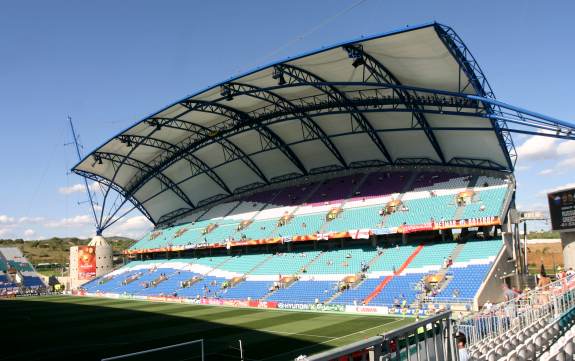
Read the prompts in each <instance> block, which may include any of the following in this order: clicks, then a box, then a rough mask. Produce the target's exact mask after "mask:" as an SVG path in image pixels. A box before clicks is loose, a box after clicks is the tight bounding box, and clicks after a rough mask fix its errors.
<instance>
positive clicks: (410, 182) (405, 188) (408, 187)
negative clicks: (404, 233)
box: [381, 172, 419, 228]
mask: <svg viewBox="0 0 575 361" xmlns="http://www.w3.org/2000/svg"><path fill="white" fill-rule="evenodd" d="M418 175H419V173H417V172H414V173H412V174H411V177H409V178H408V179H407V182H405V184H404V185H403V189H402V190H401V193H400V194H399V195H398V196H397V198H396V199H397V200H398V201H401V199H402V198H403V196H404V195H405V193H407V192H409V191H410V190H411V188H412V186H413V183H415V180H416V179H417V177H418ZM388 217H389V214H386V215H384V216H383V218H382V219H381V227H382V228H383V227H385V226H386V223H387V218H388Z"/></svg>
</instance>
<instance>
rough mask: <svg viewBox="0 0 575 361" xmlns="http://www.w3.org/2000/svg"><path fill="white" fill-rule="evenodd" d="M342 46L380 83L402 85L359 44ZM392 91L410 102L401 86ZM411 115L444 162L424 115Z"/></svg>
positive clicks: (441, 152)
mask: <svg viewBox="0 0 575 361" xmlns="http://www.w3.org/2000/svg"><path fill="white" fill-rule="evenodd" d="M343 48H344V50H345V51H347V53H348V56H349V57H350V58H352V59H356V61H357V60H358V59H359V60H361V61H360V62H361V63H362V64H363V66H364V67H365V68H366V69H367V70H368V71H369V73H370V74H371V75H372V76H373V77H374V78H375V79H376V80H377V81H378V82H380V83H382V84H393V85H402V84H401V82H400V81H399V80H398V79H397V78H396V77H395V75H393V73H392V72H391V71H389V69H387V68H386V67H385V66H384V65H383V64H382V63H380V62H379V61H378V60H377V59H375V58H374V57H373V56H371V55H370V54H368V53H367V52H365V51H364V50H363V47H362V46H361V45H346V46H344V47H343ZM364 80H365V79H364ZM393 91H394V93H395V94H397V96H398V97H399V98H400V100H402V101H404V102H410V103H411V101H412V95H411V94H410V93H409V92H408V91H406V90H404V89H402V88H394V89H393ZM412 106H413V107H414V108H416V109H417V108H418V106H417V105H416V104H412ZM412 115H413V117H415V119H416V120H417V123H418V124H419V126H420V127H421V129H423V131H424V132H425V135H426V136H427V139H428V140H429V142H430V143H431V145H432V146H433V149H434V150H435V152H436V153H437V156H438V157H439V159H441V162H442V163H444V164H445V162H446V159H445V155H444V154H443V150H442V149H441V146H440V145H439V142H438V141H437V138H436V137H435V134H434V133H433V130H431V128H430V126H429V122H428V121H427V118H426V117H425V115H424V114H423V113H421V112H413V113H412Z"/></svg>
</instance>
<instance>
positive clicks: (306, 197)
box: [270, 182, 322, 237]
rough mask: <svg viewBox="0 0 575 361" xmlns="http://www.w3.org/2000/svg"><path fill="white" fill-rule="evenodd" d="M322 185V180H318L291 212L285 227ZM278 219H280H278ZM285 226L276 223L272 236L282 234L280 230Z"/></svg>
mask: <svg viewBox="0 0 575 361" xmlns="http://www.w3.org/2000/svg"><path fill="white" fill-rule="evenodd" d="M321 186H322V184H321V182H318V183H317V184H316V185H315V186H314V188H313V189H312V190H311V191H310V192H309V193H307V195H306V196H305V198H304V199H303V201H302V203H300V204H298V205H297V206H296V207H295V208H294V209H293V210H292V211H291V213H290V214H289V217H290V219H289V220H288V222H287V223H286V224H285V225H284V226H283V227H285V226H286V225H287V224H289V223H291V222H293V221H294V220H295V218H296V217H297V216H296V213H297V211H298V210H299V209H300V208H301V207H303V206H305V204H306V202H307V200H308V199H310V198H311V196H312V195H313V194H315V192H317V190H318V189H319V188H321ZM277 221H279V219H278V220H277ZM283 227H280V226H277V225H276V226H275V228H274V229H273V230H272V232H271V233H270V237H272V236H274V237H275V236H278V235H280V234H281V233H280V231H281V229H282V228H283Z"/></svg>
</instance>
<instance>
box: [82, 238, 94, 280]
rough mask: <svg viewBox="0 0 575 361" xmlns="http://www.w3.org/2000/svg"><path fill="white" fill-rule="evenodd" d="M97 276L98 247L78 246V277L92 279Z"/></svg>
mask: <svg viewBox="0 0 575 361" xmlns="http://www.w3.org/2000/svg"><path fill="white" fill-rule="evenodd" d="M94 277H96V247H94V246H78V279H79V280H91V279H93V278H94Z"/></svg>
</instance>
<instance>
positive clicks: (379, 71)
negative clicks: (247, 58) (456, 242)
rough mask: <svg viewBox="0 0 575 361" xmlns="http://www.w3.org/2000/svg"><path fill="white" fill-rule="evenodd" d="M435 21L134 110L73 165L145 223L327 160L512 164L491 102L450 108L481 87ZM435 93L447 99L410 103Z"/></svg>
mask: <svg viewBox="0 0 575 361" xmlns="http://www.w3.org/2000/svg"><path fill="white" fill-rule="evenodd" d="M441 29H442V26H439V24H428V25H425V26H421V27H416V28H408V29H404V30H402V31H399V32H394V33H388V34H384V35H380V36H376V37H372V38H366V39H363V40H359V41H355V42H350V43H346V44H340V45H338V46H334V47H330V48H326V49H324V50H321V51H317V52H314V53H310V54H306V55H304V56H301V57H298V58H294V59H293V60H286V61H282V62H279V63H275V64H272V65H270V66H267V67H263V68H259V69H257V70H255V71H252V72H250V73H248V74H246V75H242V76H240V77H238V78H235V79H233V80H230V81H227V82H225V83H221V84H218V85H216V86H214V87H211V88H208V89H207V90H204V91H201V92H199V93H197V94H195V95H193V96H190V97H188V98H185V99H183V100H181V101H178V102H176V103H175V104H172V105H170V106H168V107H167V108H165V109H163V110H162V111H160V112H158V113H156V114H154V115H152V116H150V117H148V118H146V119H143V120H142V121H140V122H139V123H137V124H135V125H133V126H132V127H130V128H129V129H127V130H125V131H123V132H122V133H120V134H118V135H117V136H115V137H113V138H112V139H110V140H109V141H108V142H106V143H105V144H104V145H102V146H100V147H99V148H97V149H96V150H95V151H94V152H92V153H91V154H90V155H88V156H87V157H86V158H85V159H84V160H83V161H81V162H80V163H79V164H78V165H77V166H76V167H75V168H74V171H75V172H77V173H79V174H81V175H83V176H87V177H89V178H92V179H94V180H98V181H102V182H106V183H111V184H113V185H114V187H115V189H116V190H118V191H120V192H121V193H122V194H123V195H124V196H126V197H127V198H129V199H130V200H131V201H132V202H133V203H138V204H139V205H140V206H141V208H143V209H145V211H146V213H147V214H148V216H149V218H150V219H151V220H152V221H153V222H154V223H157V222H158V221H159V220H160V218H161V217H162V216H165V215H166V214H169V213H171V212H174V211H176V210H179V209H193V208H196V207H198V205H201V204H204V203H205V202H207V201H209V200H210V199H215V198H217V197H224V196H229V195H230V194H232V193H234V192H238V191H241V190H243V189H247V188H248V187H249V188H253V187H255V186H257V185H262V186H263V185H266V184H269V183H272V182H274V181H276V180H278V179H284V178H288V177H290V178H294V177H298V176H305V175H308V174H314V173H318V172H321V171H323V170H328V169H329V170H331V171H333V170H336V169H346V168H351V167H361V166H362V165H371V166H373V165H378V164H381V165H393V164H436V165H462V163H460V161H461V160H463V161H478V162H481V164H483V166H484V167H486V168H491V169H497V170H504V171H511V170H512V167H513V166H512V164H511V163H510V162H509V154H508V152H507V149H506V148H505V146H504V143H503V142H502V135H501V132H500V131H499V130H497V129H495V128H494V123H493V122H492V120H490V119H489V118H488V117H485V116H483V115H484V114H486V113H487V112H488V110H489V109H487V108H486V107H485V106H484V105H483V104H481V103H478V102H475V103H474V104H472V103H468V104H467V105H465V106H458V105H451V106H450V105H449V104H453V103H449V102H450V100H451V99H452V98H451V97H450V95H449V94H450V93H449V92H453V93H458V94H471V95H479V96H484V95H485V94H482V93H481V89H478V85H477V84H478V83H477V82H475V83H474V74H472V73H470V71H469V69H465V68H464V67H462V59H458V58H457V56H456V55H457V54H455V55H454V51H453V49H451V50H450V48H449V45H448V43H446V41H445V38H444V37H442V32H441ZM390 84H391V87H389V86H387V85H390ZM394 85H396V86H397V85H399V86H400V87H401V86H406V87H412V88H409V89H407V90H406V89H403V90H402V88H399V87H397V88H394V87H393V86H394ZM416 88H417V89H418V88H424V89H432V90H435V91H438V92H444V93H430V92H426V91H424V90H422V91H418V90H417V89H416ZM442 94H443V95H442ZM440 97H443V101H444V102H447V103H445V104H448V105H445V104H444V106H441V107H439V106H435V107H434V108H433V109H435V110H434V111H430V112H427V113H426V112H423V111H422V112H414V111H413V110H414V108H415V107H417V109H423V108H424V107H429V108H430V109H431V108H432V107H433V104H434V103H437V102H438V101H439V100H440ZM446 98H447V100H446ZM455 98H457V97H453V99H455ZM408 99H418V100H417V102H415V101H413V102H412V103H409V102H408V101H407V100H408ZM415 103H417V104H416V105H414V104H415ZM458 162H459V163H458ZM478 164H479V163H478Z"/></svg>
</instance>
